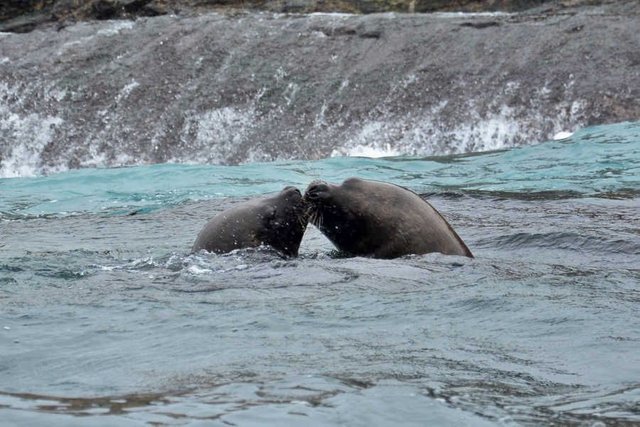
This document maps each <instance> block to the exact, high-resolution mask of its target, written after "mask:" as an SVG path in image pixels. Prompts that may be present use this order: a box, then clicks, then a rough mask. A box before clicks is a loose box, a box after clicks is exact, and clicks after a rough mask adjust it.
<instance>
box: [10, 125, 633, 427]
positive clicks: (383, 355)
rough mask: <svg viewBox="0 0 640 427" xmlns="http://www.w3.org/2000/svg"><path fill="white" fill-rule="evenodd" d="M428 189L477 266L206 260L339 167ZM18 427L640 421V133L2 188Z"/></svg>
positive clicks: (321, 249)
mask: <svg viewBox="0 0 640 427" xmlns="http://www.w3.org/2000/svg"><path fill="white" fill-rule="evenodd" d="M349 176H360V177H363V178H371V179H380V180H385V181H390V182H394V183H397V184H400V185H405V186H407V187H410V188H412V189H413V190H415V191H417V192H420V193H425V197H428V198H429V200H430V202H431V203H432V204H433V205H434V206H436V207H437V208H438V209H439V210H440V211H441V212H442V213H443V214H444V215H445V217H446V218H448V219H449V221H450V222H451V223H452V225H453V226H454V228H455V229H456V230H457V231H458V233H459V234H460V235H461V237H462V238H463V239H464V240H465V241H466V243H467V244H468V245H469V247H470V248H471V250H472V251H473V252H474V254H475V255H476V258H475V259H466V258H461V257H453V256H442V255H438V254H430V255H425V256H409V257H405V258H400V259H394V260H374V259H366V258H333V257H332V254H331V251H332V246H331V243H330V242H329V241H328V240H326V239H325V238H324V237H323V236H322V235H321V234H320V233H319V232H318V231H317V230H316V229H314V228H313V227H312V226H309V228H308V230H307V233H306V235H305V238H304V239H303V242H302V245H301V249H300V252H301V256H300V257H299V258H297V259H282V258H280V257H278V256H277V255H276V254H274V253H272V252H270V251H269V250H266V249H259V250H246V251H239V252H237V253H231V254H225V255H213V254H210V255H207V254H195V255H191V254H189V248H190V246H191V244H192V243H193V241H194V239H195V236H196V234H197V232H198V231H199V230H200V228H201V227H202V225H203V224H204V223H205V222H206V221H207V219H209V218H210V217H211V216H213V215H214V214H215V213H216V212H218V211H220V210H222V209H224V208H227V207H229V206H231V205H233V204H234V203H237V202H239V201H242V200H245V199H246V198H249V197H254V196H256V195H261V194H264V193H268V192H275V191H278V190H280V189H281V188H282V187H283V186H285V185H296V186H298V187H300V188H304V187H305V186H306V185H307V184H308V183H309V182H310V181H311V180H313V179H315V178H317V177H322V178H324V179H327V180H329V181H332V182H340V181H341V180H343V179H344V178H346V177H349ZM0 192H1V193H2V198H1V199H0V235H1V236H2V240H0V419H2V420H3V421H2V424H3V425H9V426H11V425H26V424H47V425H64V426H69V425H82V426H85V425H116V424H117V425H149V424H160V425H162V424H168V425H201V424H206V425H229V424H232V425H265V424H272V425H285V424H286V425H305V426H306V425H350V426H353V425H355V426H357V425H363V426H364V425H368V426H369V425H456V426H459V425H469V426H477V425H521V424H550V423H556V424H584V425H601V424H597V422H599V421H601V422H604V423H605V424H609V423H618V425H625V424H628V425H631V424H635V423H640V404H639V403H638V402H639V401H640V332H639V331H640V320H639V319H640V308H639V307H640V305H639V302H640V288H639V283H640V269H639V265H640V263H639V261H640V225H639V224H640V209H639V208H640V196H639V194H640V123H638V122H636V123H622V124H618V125H610V126H602V127H594V128H589V129H584V130H581V131H579V132H577V133H576V134H574V135H573V136H572V137H571V138H569V139H565V140H562V141H552V142H547V143H543V144H540V145H535V146H526V147H521V148H515V149H511V150H505V151H496V152H489V153H484V154H473V155H458V156H441V157H432V158H422V159H420V158H401V157H392V158H382V159H367V158H329V159H326V160H321V161H291V162H282V163H252V164H246V165H241V166H208V165H178V164H161V165H155V166H135V167H127V168H112V169H84V170H76V171H70V172H65V173H61V174H57V175H52V176H43V177H31V178H29V177H24V178H11V179H1V180H0Z"/></svg>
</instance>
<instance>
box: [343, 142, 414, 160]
mask: <svg viewBox="0 0 640 427" xmlns="http://www.w3.org/2000/svg"><path fill="white" fill-rule="evenodd" d="M401 154H402V153H401V152H400V151H398V150H395V149H393V148H392V147H391V144H385V145H384V146H383V147H369V146H366V145H356V146H355V147H351V148H348V149H345V150H343V151H341V150H334V151H333V152H332V153H331V157H342V156H346V157H369V158H372V159H377V158H380V157H395V156H400V155H401Z"/></svg>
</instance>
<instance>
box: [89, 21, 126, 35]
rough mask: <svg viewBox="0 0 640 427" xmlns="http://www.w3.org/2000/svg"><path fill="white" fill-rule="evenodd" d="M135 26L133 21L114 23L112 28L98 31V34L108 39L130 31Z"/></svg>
mask: <svg viewBox="0 0 640 427" xmlns="http://www.w3.org/2000/svg"><path fill="white" fill-rule="evenodd" d="M133 25H134V22H133V21H114V22H113V24H112V25H111V26H109V27H108V28H103V29H101V30H98V32H97V33H96V34H97V35H99V36H107V37H109V36H115V35H117V34H119V33H120V32H121V31H122V30H130V29H131V28H133Z"/></svg>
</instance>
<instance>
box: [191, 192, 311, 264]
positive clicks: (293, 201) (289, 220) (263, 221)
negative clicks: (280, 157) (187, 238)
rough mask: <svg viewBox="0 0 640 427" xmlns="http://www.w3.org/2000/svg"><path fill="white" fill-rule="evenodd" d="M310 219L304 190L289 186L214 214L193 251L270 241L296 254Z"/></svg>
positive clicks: (222, 249)
mask: <svg viewBox="0 0 640 427" xmlns="http://www.w3.org/2000/svg"><path fill="white" fill-rule="evenodd" d="M307 220H308V208H307V206H306V202H305V201H304V199H303V198H302V194H301V193H300V190H298V189H297V188H295V187H285V188H284V189H283V190H282V191H281V192H280V193H278V194H276V195H275V196H272V197H266V198H259V199H252V200H248V201H246V202H244V203H241V204H239V205H237V206H234V207H233V208H231V209H228V210H225V211H223V212H221V213H219V214H218V215H216V216H215V217H213V219H211V220H210V221H209V222H208V223H207V224H206V225H205V226H204V228H203V229H202V231H200V233H199V234H198V237H197V238H196V241H195V243H194V244H193V247H192V249H191V251H192V252H197V251H200V250H206V251H209V252H217V253H225V252H230V251H232V250H234V249H241V248H253V247H257V246H261V245H267V246H271V247H272V248H274V249H275V250H276V251H278V252H280V253H281V254H283V255H285V256H290V257H295V256H297V255H298V249H299V248H300V242H301V241H302V236H303V235H304V231H305V229H306V228H307Z"/></svg>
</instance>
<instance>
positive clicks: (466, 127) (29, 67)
mask: <svg viewBox="0 0 640 427" xmlns="http://www.w3.org/2000/svg"><path fill="white" fill-rule="evenodd" d="M114 1H115V0H114ZM63 3H65V2H62V1H60V2H53V3H52V4H44V3H43V6H42V8H41V9H39V10H36V11H35V12H33V13H32V14H31V15H29V16H36V15H38V14H41V15H42V16H48V18H47V20H46V21H45V22H43V23H40V24H32V25H35V27H30V28H31V29H32V30H33V28H36V30H35V31H27V32H24V33H20V34H16V33H8V32H3V33H0V167H2V168H4V169H5V170H8V169H12V168H14V169H15V168H19V167H23V165H27V166H28V168H29V169H30V170H35V171H38V172H41V173H47V172H50V171H57V170H65V169H68V168H80V167H90V166H113V165H124V164H140V163H159V162H197V163H217V164H237V163H243V162H250V161H271V160H287V159H320V158H325V157H327V156H331V155H334V154H345V153H346V154H349V153H357V152H358V150H360V148H362V147H364V148H365V149H373V150H377V152H381V153H386V154H388V155H396V154H406V155H413V156H428V155H442V154H454V153H470V152H478V151H486V150H495V149H500V148H505V147H512V146H517V145H524V144H533V143H537V142H542V141H545V140H548V139H550V138H552V137H553V136H554V135H556V134H557V133H558V132H561V131H574V130H576V129H578V128H582V127H585V126H593V125H599V124H607V123H618V122H624V121H638V120H640V37H639V36H638V29H639V28H640V2H638V1H636V0H633V1H616V2H599V4H596V5H590V4H585V2H580V1H577V2H571V4H569V2H567V1H565V2H555V1H549V2H544V4H542V5H538V6H536V7H534V8H532V9H527V10H525V11H522V12H515V13H502V12H501V13H474V14H459V13H425V14H422V13H375V14H326V13H320V14H284V13H268V12H263V11H257V12H256V11H247V10H237V9H233V8H231V6H232V5H233V4H235V3H233V2H229V4H219V5H218V6H216V7H224V9H219V10H216V11H212V10H211V8H212V7H213V2H205V1H199V2H195V1H194V2H189V1H187V0H182V1H180V2H171V4H172V6H171V8H178V9H179V8H180V7H184V9H179V10H171V11H169V12H167V10H166V9H164V8H166V7H167V5H168V4H169V2H164V3H163V2H160V1H137V2H134V1H128V2H125V1H123V0H120V2H119V3H118V4H120V5H121V8H118V9H117V10H115V11H114V10H113V9H111V11H110V9H99V8H98V7H97V6H96V5H98V4H107V3H112V4H115V3H114V2H105V1H103V2H82V6H78V7H77V8H75V9H73V8H72V9H61V7H62V6H61V5H62V4H63ZM218 3H221V2H218ZM3 4H4V5H5V9H4V10H6V4H7V3H3ZM66 4H80V2H66ZM283 4H284V3H283ZM354 4H357V3H354ZM416 4H417V3H416ZM495 4H497V3H495ZM502 4H503V5H506V4H507V3H506V2H502ZM563 5H564V6H563ZM125 6H126V7H125ZM61 10H63V11H67V12H65V13H68V15H62V14H61V12H60V11H61ZM89 10H90V11H92V12H91V13H93V15H91V14H89V15H87V14H85V12H87V11H89ZM97 11H101V12H100V14H97ZM81 12H82V13H81ZM54 14H57V15H55V16H56V17H57V18H55V19H53V18H52V16H54ZM142 14H147V15H153V14H158V15H159V16H154V17H143V16H141V15H142ZM25 16H27V15H23V16H22V18H24V17H25ZM90 17H93V18H95V19H89V18H90ZM110 17H114V18H118V19H109V20H107V19H106V18H110ZM22 18H13V21H12V22H14V23H15V22H16V21H15V20H16V19H22ZM98 18H101V19H98ZM130 18H131V19H130ZM132 18H135V19H132ZM25 19H26V18H25ZM56 19H57V20H56ZM5 22H7V21H5ZM14 29H15V28H14ZM27 29H28V28H27V27H23V28H22V30H25V31H26V30H27ZM16 165H17V166H16ZM15 173H16V174H18V175H19V171H17V172H15Z"/></svg>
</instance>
